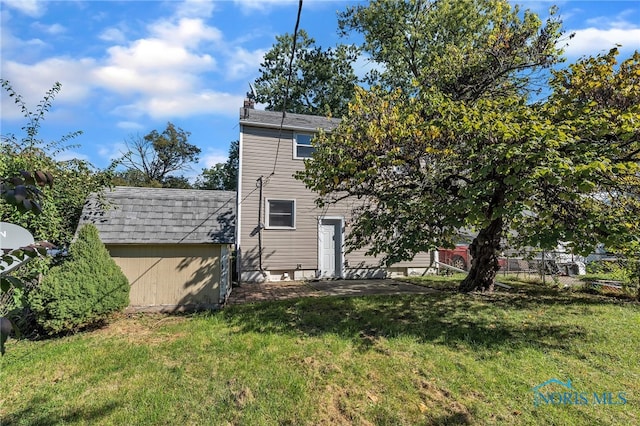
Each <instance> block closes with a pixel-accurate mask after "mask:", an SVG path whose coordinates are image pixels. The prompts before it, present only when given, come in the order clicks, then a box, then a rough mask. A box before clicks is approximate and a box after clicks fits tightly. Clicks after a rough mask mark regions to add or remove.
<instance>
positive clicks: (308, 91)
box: [255, 30, 358, 116]
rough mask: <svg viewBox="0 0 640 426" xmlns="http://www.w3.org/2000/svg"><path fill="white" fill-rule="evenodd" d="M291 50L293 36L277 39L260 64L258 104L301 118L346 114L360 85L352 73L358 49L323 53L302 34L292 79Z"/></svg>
mask: <svg viewBox="0 0 640 426" xmlns="http://www.w3.org/2000/svg"><path fill="white" fill-rule="evenodd" d="M292 50H293V36H292V35H290V34H285V35H283V36H278V37H276V43H275V44H274V45H273V47H272V48H271V50H270V51H269V52H267V53H266V55H265V56H264V61H263V62H262V64H260V73H261V75H260V77H258V79H256V80H255V90H256V101H257V102H260V103H264V104H266V109H267V110H268V111H282V110H283V109H286V111H287V112H293V113H298V114H312V115H328V114H331V115H334V116H341V115H342V114H344V113H345V112H346V111H347V105H348V103H349V101H350V100H351V99H352V98H353V93H354V87H355V85H357V84H358V77H357V76H356V75H355V72H354V70H353V63H354V61H355V60H356V58H357V54H358V49H357V48H355V47H354V46H348V45H339V46H337V47H335V48H333V49H332V48H328V49H326V50H324V49H322V47H319V46H316V45H315V40H314V39H313V38H310V37H309V36H308V34H307V33H306V32H305V31H304V30H300V31H299V32H298V39H297V40H296V49H295V56H294V58H293V62H292V72H291V79H290V78H289V62H290V61H291V53H292ZM287 85H288V89H289V90H288V96H287V97H286V105H285V93H286V91H285V89H286V88H287Z"/></svg>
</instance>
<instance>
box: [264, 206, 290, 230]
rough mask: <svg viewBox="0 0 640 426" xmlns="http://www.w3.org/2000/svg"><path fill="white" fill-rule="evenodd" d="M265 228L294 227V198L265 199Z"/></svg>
mask: <svg viewBox="0 0 640 426" xmlns="http://www.w3.org/2000/svg"><path fill="white" fill-rule="evenodd" d="M266 216H267V226H266V227H267V228H271V229H294V228H295V227H296V201H295V200H267V215H266Z"/></svg>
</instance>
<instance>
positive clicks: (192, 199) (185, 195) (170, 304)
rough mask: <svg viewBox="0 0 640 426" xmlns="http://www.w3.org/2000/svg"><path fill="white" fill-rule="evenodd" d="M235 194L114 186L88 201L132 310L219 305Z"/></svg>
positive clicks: (227, 278) (227, 284)
mask: <svg viewBox="0 0 640 426" xmlns="http://www.w3.org/2000/svg"><path fill="white" fill-rule="evenodd" d="M235 208H236V194H235V192H230V191H205V190H191V189H167V188H132V187H115V188H113V189H112V190H106V191H105V192H104V193H103V194H101V196H97V195H93V196H92V197H91V198H90V199H89V200H88V202H87V204H86V205H85V207H84V210H83V213H82V217H81V219H80V225H79V226H82V225H83V224H85V223H92V224H94V225H95V226H96V227H97V228H98V231H99V232H100V239H101V240H102V242H103V243H104V245H105V246H106V247H107V249H108V250H109V252H110V253H111V257H112V258H113V259H114V260H115V261H116V263H117V264H118V266H120V268H121V269H122V271H123V272H124V274H125V275H126V276H127V278H128V279H129V283H130V284H131V293H130V301H131V302H130V308H132V309H134V310H138V311H179V310H192V309H211V308H216V307H219V306H221V305H222V304H223V303H224V302H225V301H226V298H227V297H228V295H229V293H230V291H231V251H232V249H233V243H234V235H235V220H236V214H235Z"/></svg>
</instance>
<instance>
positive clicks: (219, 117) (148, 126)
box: [0, 0, 640, 175]
mask: <svg viewBox="0 0 640 426" xmlns="http://www.w3.org/2000/svg"><path fill="white" fill-rule="evenodd" d="M518 3H520V4H522V5H523V6H524V7H525V8H530V9H532V10H534V11H536V12H538V13H539V14H540V15H541V16H542V17H544V16H546V11H547V10H548V9H549V7H550V6H551V5H553V4H556V5H557V6H558V7H559V8H560V14H561V16H562V18H563V21H564V27H565V29H566V30H567V32H568V33H571V32H575V34H576V35H575V37H574V38H573V39H572V40H570V41H569V43H570V45H569V47H568V48H567V51H566V56H567V58H568V60H569V61H572V60H575V59H576V58H578V57H580V56H583V55H595V54H598V53H602V52H606V51H608V50H609V49H610V48H611V47H613V46H614V45H615V44H616V43H617V44H622V45H623V47H622V53H623V54H622V55H621V56H622V57H628V56H629V55H630V54H631V53H632V52H633V50H640V0H635V1H557V2H546V1H535V2H534V1H530V2H518ZM350 4H356V2H353V1H326V0H325V1H321V0H315V1H313V0H306V1H305V2H304V5H303V10H302V16H301V22H300V28H302V29H304V30H306V31H307V32H308V33H309V35H310V36H311V37H313V38H314V39H315V40H316V42H317V44H318V45H320V46H322V47H323V48H327V47H333V46H335V45H336V43H339V42H341V41H342V42H347V40H341V39H339V37H338V35H337V31H336V30H337V20H336V12H337V11H342V10H344V9H345V8H346V7H347V6H348V5H350ZM297 6H298V1H297V0H296V1H293V0H242V1H241V0H236V1H231V0H229V1H213V2H208V1H177V0H170V1H152V0H148V1H93V0H89V1H80V0H67V1H37V0H0V24H1V31H2V33H1V35H2V39H1V48H2V51H1V59H0V67H1V68H0V75H1V77H2V78H4V79H6V80H9V81H10V82H11V83H12V86H13V87H14V89H15V90H16V91H17V92H18V93H20V94H22V95H23V97H24V99H25V101H26V102H27V104H28V105H29V106H30V107H31V108H32V109H33V108H34V107H35V106H36V105H37V103H38V102H39V101H40V100H41V99H42V96H43V95H44V93H45V92H46V90H48V89H49V88H51V86H52V85H53V83H54V82H56V81H59V82H60V83H62V91H61V92H60V93H59V95H58V96H57V98H56V100H55V102H54V106H53V108H52V110H51V111H50V113H49V114H48V115H47V116H46V120H45V121H44V123H43V127H42V129H41V137H43V138H44V139H45V140H53V139H58V138H59V137H60V136H62V135H64V134H66V133H68V132H71V131H75V130H82V131H83V132H84V134H83V135H81V136H80V137H78V138H77V139H75V140H74V141H73V142H74V143H76V144H79V146H78V147H75V148H73V149H72V150H70V151H67V152H65V153H63V154H61V155H62V157H61V158H62V159H65V158H69V157H78V158H82V159H86V160H89V161H90V162H91V163H93V164H94V165H95V166H96V167H99V168H104V167H106V166H108V165H109V163H110V161H111V159H113V158H115V157H116V156H117V155H118V153H119V152H120V151H121V150H122V149H123V148H124V140H125V139H127V138H129V137H131V136H136V135H145V134H147V133H148V132H150V131H151V130H153V129H156V130H158V131H162V130H164V128H165V126H166V124H167V122H168V121H171V122H172V123H174V124H175V125H176V126H179V127H181V128H183V129H184V130H187V131H189V132H191V137H190V142H191V143H193V144H195V145H196V146H198V147H200V148H201V149H202V154H201V161H200V163H199V164H197V165H194V167H193V171H191V172H188V173H186V175H197V174H198V173H199V172H200V171H201V169H202V168H203V167H210V166H212V165H214V164H215V163H217V162H222V161H224V160H225V159H226V155H227V151H228V147H229V143H230V142H231V141H232V140H236V139H238V137H239V128H238V111H239V108H240V107H241V105H242V101H243V99H244V97H245V93H246V92H247V90H248V89H249V85H248V83H249V82H251V81H253V80H255V79H256V78H257V77H258V75H259V74H258V70H259V66H260V63H261V62H262V57H263V55H264V53H265V52H267V51H268V50H269V49H270V48H271V47H272V45H273V44H274V42H275V37H276V36H277V35H280V34H284V33H292V32H293V29H294V25H295V18H296V14H297ZM23 125H24V119H23V118H22V117H21V114H20V111H19V109H18V108H17V107H16V106H15V105H14V104H13V103H12V101H11V100H10V99H8V97H7V96H6V93H5V92H4V91H3V92H2V114H1V126H2V130H1V132H2V134H7V133H16V134H17V135H18V136H20V134H21V133H20V128H21V127H22V126H23Z"/></svg>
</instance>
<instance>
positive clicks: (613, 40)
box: [565, 28, 640, 57]
mask: <svg viewBox="0 0 640 426" xmlns="http://www.w3.org/2000/svg"><path fill="white" fill-rule="evenodd" d="M570 32H571V31H570ZM572 32H574V33H575V36H574V37H573V38H572V39H571V40H568V41H567V44H568V46H567V47H566V48H565V54H566V55H567V56H569V57H579V56H583V55H587V56H592V55H597V54H600V53H606V52H608V51H609V50H610V49H612V48H614V47H616V45H617V44H620V45H622V48H621V50H623V51H625V52H626V51H630V50H631V51H632V50H634V49H640V28H634V29H622V28H612V29H608V30H603V29H599V28H585V29H580V30H574V31H572Z"/></svg>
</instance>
